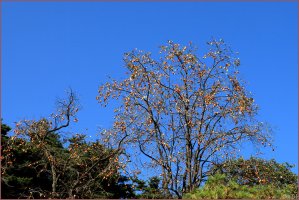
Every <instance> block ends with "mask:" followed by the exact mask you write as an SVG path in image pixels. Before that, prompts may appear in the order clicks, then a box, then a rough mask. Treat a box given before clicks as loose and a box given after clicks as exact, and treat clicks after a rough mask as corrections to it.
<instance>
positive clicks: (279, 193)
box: [183, 174, 297, 199]
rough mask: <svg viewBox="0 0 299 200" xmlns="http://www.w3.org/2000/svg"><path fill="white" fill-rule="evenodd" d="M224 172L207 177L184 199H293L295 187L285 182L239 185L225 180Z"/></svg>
mask: <svg viewBox="0 0 299 200" xmlns="http://www.w3.org/2000/svg"><path fill="white" fill-rule="evenodd" d="M226 180H227V177H226V176H225V175H224V174H215V175H214V176H211V177H209V179H208V180H207V182H206V183H205V185H204V186H203V187H201V188H199V189H196V190H194V191H193V192H191V193H187V194H185V195H184V196H183V198H184V199H294V198H295V196H296V195H297V187H296V185H294V184H286V185H284V186H281V187H278V186H275V185H273V184H268V185H254V186H249V185H240V184H238V183H237V182H236V181H234V180H231V181H228V182H227V181H226Z"/></svg>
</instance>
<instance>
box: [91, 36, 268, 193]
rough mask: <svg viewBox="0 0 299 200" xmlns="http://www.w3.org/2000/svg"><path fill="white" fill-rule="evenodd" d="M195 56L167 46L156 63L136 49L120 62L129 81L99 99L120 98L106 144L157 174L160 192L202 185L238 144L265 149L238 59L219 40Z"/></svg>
mask: <svg viewBox="0 0 299 200" xmlns="http://www.w3.org/2000/svg"><path fill="white" fill-rule="evenodd" d="M208 46H209V49H208V52H207V53H205V54H204V55H202V56H200V55H197V54H196V48H195V47H193V45H192V44H190V45H188V46H181V45H180V44H176V43H174V42H172V41H169V42H168V44H167V45H165V46H161V48H160V52H159V55H160V57H159V58H155V57H154V56H152V55H151V53H146V52H143V51H137V50H134V51H132V52H129V53H126V54H125V57H124V62H125V67H126V69H127V78H126V79H124V80H121V81H120V80H111V82H107V83H105V84H103V85H102V86H100V88H99V91H98V92H99V95H98V97H97V99H98V101H99V102H100V103H101V104H102V105H104V106H106V105H107V103H108V102H109V100H111V99H118V100H119V101H120V102H121V106H120V107H119V108H118V109H116V110H115V111H116V120H115V122H114V125H113V129H112V130H111V131H109V132H106V134H105V136H106V137H107V141H111V142H115V141H118V139H119V138H125V141H124V142H123V144H124V145H127V146H136V152H138V153H141V154H142V155H143V156H145V157H147V158H148V161H149V162H147V163H146V164H147V165H148V166H150V167H157V169H159V171H160V172H161V176H162V185H163V189H164V192H165V194H168V195H170V196H171V194H172V193H174V194H175V195H177V196H178V197H181V196H182V193H184V192H190V191H192V190H193V189H194V188H196V187H199V186H200V185H201V184H202V182H203V180H204V179H205V178H206V177H207V176H208V171H207V169H208V168H209V166H210V165H211V164H215V163H217V162H218V160H219V158H221V156H224V157H227V156H229V155H233V154H234V153H236V152H237V150H238V149H239V144H241V143H242V142H252V143H253V144H255V145H262V146H266V145H270V146H271V132H268V131H267V129H265V126H264V124H263V123H262V122H260V121H258V120H257V118H256V115H257V113H258V107H257V105H256V104H255V103H254V99H253V97H252V95H251V94H250V92H248V91H247V90H246V86H245V84H244V83H243V81H242V80H240V78H239V76H238V73H239V72H238V68H239V66H240V60H239V59H238V58H236V57H235V54H234V53H233V52H232V50H231V49H230V48H229V47H228V46H227V45H226V44H225V43H224V41H223V40H220V41H217V40H213V41H211V42H208Z"/></svg>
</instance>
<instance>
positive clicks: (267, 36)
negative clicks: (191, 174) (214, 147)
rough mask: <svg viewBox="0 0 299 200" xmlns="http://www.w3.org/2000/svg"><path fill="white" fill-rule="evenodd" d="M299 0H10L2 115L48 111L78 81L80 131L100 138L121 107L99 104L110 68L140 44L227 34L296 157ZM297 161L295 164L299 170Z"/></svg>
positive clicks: (265, 116) (281, 143)
mask: <svg viewBox="0 0 299 200" xmlns="http://www.w3.org/2000/svg"><path fill="white" fill-rule="evenodd" d="M297 7H298V4H297V3H295V2H294V3H287V2H286V3H281V2H280V3H201V2H197V3H195V2H193V3H190V2H189V3H187V2H186V3H116V2H114V3H102V2H98V3H79V2H73V3H71V2H70V3H44V2H41V3H36V2H35V3H19V2H15V3H7V2H6V3H3V6H2V41H3V42H2V79H1V80H2V108H1V112H2V113H1V114H2V118H3V119H4V123H7V124H8V125H10V126H12V127H14V122H16V121H19V120H21V119H24V118H27V119H31V118H35V119H38V118H39V117H40V116H47V115H48V114H50V113H51V112H53V110H54V108H55V106H54V102H55V100H56V98H57V97H59V96H61V95H63V94H64V91H65V89H67V88H68V87H69V86H71V87H72V88H73V89H74V90H75V91H76V92H77V93H78V94H79V97H80V101H81V104H82V110H81V112H80V113H79V122H78V123H77V124H75V125H73V126H72V127H71V130H72V131H78V132H82V131H84V130H85V129H88V130H87V133H88V134H90V135H91V136H93V137H94V138H95V137H96V136H95V133H96V130H97V127H99V126H102V127H109V126H110V125H111V124H112V122H113V112H112V110H113V105H112V106H111V107H109V108H106V109H103V108H101V107H100V105H99V104H98V103H97V102H96V99H95V97H96V95H97V90H98V86H99V85H100V84H101V83H103V82H105V80H107V78H106V77H107V75H111V76H112V77H116V78H121V77H123V76H124V75H123V72H124V69H123V62H122V56H123V53H124V52H126V51H130V50H132V49H133V48H138V49H143V50H147V51H151V52H153V53H156V52H158V46H159V45H161V44H165V43H166V41H167V40H169V39H170V40H173V41H175V42H178V43H183V44H187V43H188V42H189V41H193V43H195V44H196V45H198V46H199V47H201V46H203V45H205V42H206V41H208V40H210V39H211V37H215V38H223V39H224V40H225V41H226V42H227V43H228V44H230V45H231V47H232V48H233V49H234V50H236V51H239V52H240V59H241V63H242V65H241V68H240V71H241V75H242V77H243V78H244V79H245V80H246V81H247V82H248V88H249V90H251V91H252V93H253V94H254V97H255V99H256V102H257V103H258V104H259V106H260V108H261V109H260V115H259V119H261V120H262V121H267V122H268V123H270V124H271V125H272V126H273V127H274V128H275V129H276V132H275V146H276V147H277V149H276V151H275V152H272V151H265V155H264V157H266V158H275V159H277V160H278V161H279V162H285V161H287V162H290V163H296V164H297V162H298V58H297V55H298V46H297V45H298V29H297V24H298V20H297V19H298V18H297V16H298V10H297ZM297 169H298V168H297V166H296V169H295V171H297Z"/></svg>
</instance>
